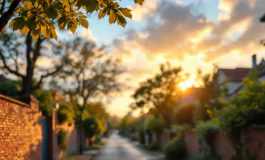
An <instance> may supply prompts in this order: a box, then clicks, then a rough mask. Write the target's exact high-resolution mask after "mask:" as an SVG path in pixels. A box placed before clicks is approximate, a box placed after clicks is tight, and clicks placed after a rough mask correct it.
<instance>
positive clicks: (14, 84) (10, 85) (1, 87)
mask: <svg viewBox="0 0 265 160" xmlns="http://www.w3.org/2000/svg"><path fill="white" fill-rule="evenodd" d="M20 86H21V82H20V81H10V80H5V81H1V83H0V93H1V94H4V95H5V96H8V97H12V98H15V99H19V97H18V95H19V93H20V92H21V87H20Z"/></svg>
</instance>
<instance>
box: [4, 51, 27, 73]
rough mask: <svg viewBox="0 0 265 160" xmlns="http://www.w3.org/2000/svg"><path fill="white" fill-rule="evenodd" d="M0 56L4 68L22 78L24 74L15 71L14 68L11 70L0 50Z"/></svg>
mask: <svg viewBox="0 0 265 160" xmlns="http://www.w3.org/2000/svg"><path fill="white" fill-rule="evenodd" d="M0 57H1V59H2V61H3V64H4V68H5V69H7V70H8V71H9V72H10V73H12V74H14V75H16V76H18V77H21V78H24V76H23V75H22V74H20V73H19V72H18V71H15V70H12V69H11V68H10V67H9V66H8V65H7V63H6V59H5V56H4V55H3V53H2V51H0Z"/></svg>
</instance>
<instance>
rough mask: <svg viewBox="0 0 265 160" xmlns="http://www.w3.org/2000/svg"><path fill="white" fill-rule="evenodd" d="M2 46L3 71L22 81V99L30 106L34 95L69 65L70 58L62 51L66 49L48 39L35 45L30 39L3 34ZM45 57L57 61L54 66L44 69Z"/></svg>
mask: <svg viewBox="0 0 265 160" xmlns="http://www.w3.org/2000/svg"><path fill="white" fill-rule="evenodd" d="M0 46H1V48H0V61H1V62H2V63H0V68H3V69H4V71H6V72H7V73H9V74H11V75H13V76H15V77H16V78H17V79H20V80H21V87H22V89H21V93H20V97H19V98H20V99H21V100H23V101H25V102H26V103H29V97H30V95H31V94H33V91H34V90H36V89H40V88H41V86H42V83H43V81H44V80H45V79H46V78H48V77H51V76H53V75H55V74H57V73H58V72H59V71H61V69H62V66H63V65H65V64H67V55H66V54H65V52H63V48H64V47H62V46H65V45H62V44H61V43H55V42H52V41H47V40H45V39H44V38H39V39H38V40H37V41H36V42H34V41H33V40H32V38H31V36H30V35H27V36H22V37H21V35H19V34H17V33H13V32H10V31H9V32H3V33H1V35H0ZM48 47H49V49H48ZM47 50H48V51H47ZM49 50H50V51H49ZM42 57H46V58H47V57H53V58H52V59H49V60H52V62H53V63H54V65H52V66H49V67H47V66H45V67H44V66H43V65H41V64H40V63H39V60H40V58H42Z"/></svg>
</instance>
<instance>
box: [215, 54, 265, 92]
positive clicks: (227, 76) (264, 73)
mask: <svg viewBox="0 0 265 160" xmlns="http://www.w3.org/2000/svg"><path fill="white" fill-rule="evenodd" d="M252 69H258V70H259V81H264V80H265V60H264V59H262V60H261V62H260V63H259V64H258V63H257V56H256V55H255V54H254V55H253V56H252V68H235V69H227V68H219V69H218V73H219V81H220V83H225V82H226V84H227V88H228V94H230V95H233V94H236V93H237V92H238V91H240V90H241V89H243V86H242V81H243V79H244V78H246V77H247V76H248V75H249V73H250V72H251V70H252Z"/></svg>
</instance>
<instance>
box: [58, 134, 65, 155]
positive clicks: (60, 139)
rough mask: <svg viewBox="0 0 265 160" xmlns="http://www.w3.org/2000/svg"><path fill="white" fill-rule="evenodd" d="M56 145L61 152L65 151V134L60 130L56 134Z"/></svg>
mask: <svg viewBox="0 0 265 160" xmlns="http://www.w3.org/2000/svg"><path fill="white" fill-rule="evenodd" d="M58 145H59V147H60V148H61V149H62V150H64V151H65V150H66V147H67V132H66V131H65V130H63V129H61V130H60V131H59V133H58Z"/></svg>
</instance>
